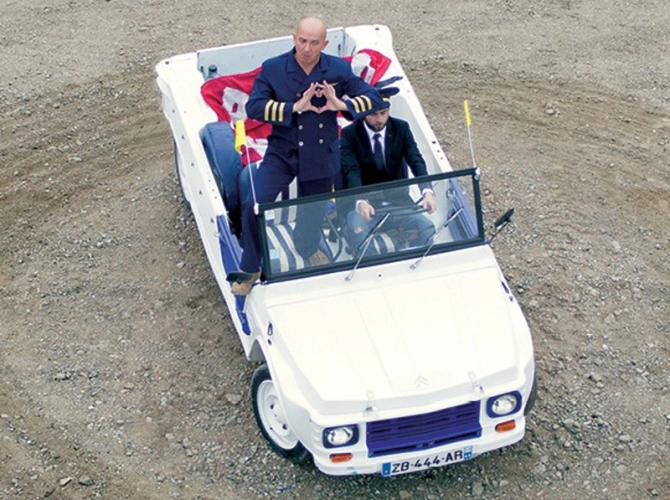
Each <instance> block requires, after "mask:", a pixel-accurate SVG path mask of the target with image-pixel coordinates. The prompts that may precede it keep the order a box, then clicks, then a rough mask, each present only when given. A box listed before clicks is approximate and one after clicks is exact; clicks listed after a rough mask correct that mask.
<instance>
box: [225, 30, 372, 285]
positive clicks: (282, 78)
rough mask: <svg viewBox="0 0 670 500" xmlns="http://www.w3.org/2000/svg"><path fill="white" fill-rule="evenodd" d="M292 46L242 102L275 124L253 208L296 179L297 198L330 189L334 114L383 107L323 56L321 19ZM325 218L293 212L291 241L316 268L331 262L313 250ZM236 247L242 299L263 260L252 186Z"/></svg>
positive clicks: (347, 69)
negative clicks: (238, 249)
mask: <svg viewBox="0 0 670 500" xmlns="http://www.w3.org/2000/svg"><path fill="white" fill-rule="evenodd" d="M293 44H294V47H293V49H291V50H290V51H289V52H286V53H285V54H281V55H279V56H277V57H273V58H271V59H268V60H267V61H265V62H264V63H263V66H262V68H261V72H260V74H259V75H258V76H257V77H256V80H255V81H254V87H253V90H252V92H251V95H250V96H249V100H248V102H247V104H246V112H247V116H248V117H250V118H254V119H256V120H260V121H264V122H268V123H271V124H272V133H271V134H270V135H269V137H268V148H267V151H266V153H265V156H264V158H263V161H262V163H261V165H260V167H259V169H258V170H255V171H254V173H253V181H254V187H255V193H256V201H257V202H258V203H267V202H272V201H274V200H275V199H276V198H277V195H278V194H279V193H281V192H283V191H284V190H285V189H286V188H287V187H288V185H289V184H290V183H291V182H292V181H293V179H294V178H296V177H297V178H298V196H309V195H313V194H320V193H325V192H329V191H331V190H332V186H333V182H334V180H335V176H336V175H337V173H338V171H339V169H340V141H339V134H338V124H337V113H338V111H343V112H348V113H349V114H351V115H352V116H353V117H354V118H359V117H362V116H364V115H365V114H367V113H368V112H369V111H370V110H371V109H372V107H373V106H374V105H379V104H381V102H382V101H381V96H380V95H379V92H378V91H377V90H376V89H375V88H373V87H371V86H370V85H368V84H367V83H365V82H364V81H363V80H362V79H361V78H359V77H357V76H356V75H354V73H353V72H352V70H351V65H350V64H349V63H348V62H347V61H345V60H344V59H342V58H340V57H337V56H332V55H329V54H325V53H324V52H323V50H324V49H325V48H326V46H327V45H328V40H327V39H326V24H325V23H324V22H323V20H322V19H320V18H318V17H305V18H303V19H301V20H300V22H299V23H298V25H297V27H296V30H295V33H294V34H293ZM344 96H348V99H346V100H345V99H343V98H344ZM324 214H325V204H324V207H323V212H321V211H319V210H315V209H314V207H313V206H312V207H311V208H310V209H309V211H308V210H302V211H301V210H300V207H298V214H297V217H296V226H295V230H294V243H295V246H296V249H297V250H298V252H299V253H300V254H301V256H302V257H303V258H304V259H305V260H306V262H308V263H309V264H310V265H313V266H316V265H323V264H326V263H327V262H328V260H327V257H326V255H325V254H324V253H323V252H321V251H320V250H318V245H319V240H320V238H321V232H320V224H321V221H322V220H323V216H324ZM241 246H242V250H243V253H242V262H241V266H240V267H241V270H242V271H243V273H242V275H243V276H244V275H246V276H244V279H243V280H239V278H238V281H237V282H235V283H233V285H232V289H233V293H235V294H238V295H246V294H248V293H249V292H250V291H251V289H252V286H253V283H254V282H255V281H256V280H257V279H258V278H259V277H260V263H261V256H260V243H259V234H258V221H257V218H256V214H255V213H254V198H253V191H252V190H251V189H249V190H248V192H247V193H246V195H244V197H243V201H242V235H241Z"/></svg>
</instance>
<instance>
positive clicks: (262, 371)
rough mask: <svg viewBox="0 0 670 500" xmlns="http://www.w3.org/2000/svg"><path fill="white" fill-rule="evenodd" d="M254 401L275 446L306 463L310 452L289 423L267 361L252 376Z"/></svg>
mask: <svg viewBox="0 0 670 500" xmlns="http://www.w3.org/2000/svg"><path fill="white" fill-rule="evenodd" d="M251 402H252V405H253V408H254V416H255V417H256V423H257V424H258V427H260V429H261V433H262V434H263V437H264V438H265V439H266V440H267V442H268V443H270V446H271V447H272V449H273V450H274V451H275V452H276V453H278V454H279V455H281V456H282V457H284V458H288V459H289V460H291V461H292V462H294V463H305V462H306V461H307V459H308V458H309V452H308V451H307V450H306V449H305V447H304V446H303V445H302V443H301V442H300V441H298V438H297V437H296V435H295V434H294V433H293V430H292V429H291V428H290V427H289V425H288V421H287V418H286V414H285V413H284V406H283V405H282V403H281V401H280V400H279V396H278V394H277V390H276V388H275V385H274V382H273V381H272V377H271V376H270V370H269V369H268V365H267V364H263V365H261V366H259V367H258V368H257V369H256V371H255V372H254V375H253V377H252V378H251Z"/></svg>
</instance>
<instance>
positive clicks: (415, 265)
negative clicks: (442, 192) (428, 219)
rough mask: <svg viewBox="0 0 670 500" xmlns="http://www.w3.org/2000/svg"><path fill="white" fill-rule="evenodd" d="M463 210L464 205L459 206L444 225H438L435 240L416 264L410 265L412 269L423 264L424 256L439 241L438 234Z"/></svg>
mask: <svg viewBox="0 0 670 500" xmlns="http://www.w3.org/2000/svg"><path fill="white" fill-rule="evenodd" d="M462 211H463V207H461V208H459V209H458V210H457V211H456V212H454V213H453V214H452V216H451V217H449V218H448V219H447V220H446V222H445V223H444V224H442V225H441V226H440V227H438V228H437V229H436V230H435V231H433V236H432V238H433V241H432V243H431V244H430V246H429V247H428V248H427V249H426V251H425V252H423V255H422V256H421V257H419V259H418V260H417V261H416V262H415V263H414V264H412V265H411V266H409V268H410V269H416V268H417V267H419V264H421V261H422V260H423V258H424V257H425V256H426V255H428V252H430V249H431V248H433V245H434V244H435V242H437V235H438V234H440V233H441V232H442V230H443V229H446V228H447V226H449V224H451V223H452V222H453V221H454V220H456V217H458V215H459V214H460V213H461V212H462Z"/></svg>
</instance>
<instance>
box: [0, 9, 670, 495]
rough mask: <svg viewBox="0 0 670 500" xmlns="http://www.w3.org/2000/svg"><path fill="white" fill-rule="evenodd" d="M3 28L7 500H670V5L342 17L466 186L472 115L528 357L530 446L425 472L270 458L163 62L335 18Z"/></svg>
mask: <svg viewBox="0 0 670 500" xmlns="http://www.w3.org/2000/svg"><path fill="white" fill-rule="evenodd" d="M176 4H177V2H167V3H166V2H143V3H142V5H136V4H135V3H134V2H130V1H114V0H111V1H107V2H93V1H90V0H89V1H71V2H68V3H66V4H64V3H60V2H50V1H48V2H46V3H42V4H40V5H39V6H28V5H27V4H24V3H23V2H18V1H13V0H7V1H5V2H4V3H3V4H2V6H0V14H1V15H0V48H1V49H2V52H1V54H2V55H1V56H0V57H1V58H2V59H1V60H2V67H3V69H4V71H3V72H2V73H1V74H0V131H1V133H2V141H1V142H0V217H1V220H2V221H3V225H2V227H1V228H0V264H1V266H2V271H1V272H0V300H1V301H2V308H1V309H0V353H1V354H0V498H3V499H4V498H8V499H9V498H22V499H23V498H45V497H48V498H63V499H65V498H67V499H84V498H98V497H99V498H109V499H136V498H137V499H140V498H146V499H164V498H193V499H195V498H202V499H215V498H217V499H218V498H230V499H233V498H235V499H237V498H245V499H246V498H287V499H288V498H291V499H293V498H300V499H311V498H320V497H324V498H397V499H404V500H406V499H431V500H432V499H441V498H449V499H451V498H454V499H456V498H469V497H472V498H500V499H507V498H509V499H511V498H524V499H525V498H528V499H530V498H541V499H549V500H559V499H560V500H564V499H568V500H570V499H577V498H580V499H581V498H594V499H617V500H618V499H628V498H630V499H639V498H659V499H661V498H670V466H669V465H668V463H670V444H669V443H670V394H669V392H670V389H669V387H670V362H669V359H670V341H669V338H668V332H669V328H670V307H669V304H668V293H669V290H668V288H669V284H670V258H669V257H670V231H669V229H670V227H669V226H670V224H669V223H668V221H669V220H670V161H669V160H668V158H669V155H668V147H669V144H670V109H669V104H670V77H669V75H668V71H669V70H668V68H670V55H669V54H668V47H669V46H670V34H669V33H670V30H668V26H670V5H669V4H668V3H667V2H666V1H663V0H648V1H645V2H639V5H637V4H636V5H635V6H631V5H617V6H609V5H604V3H603V2H597V1H595V0H582V1H569V0H552V1H548V2H543V4H544V5H543V6H537V5H535V2H523V1H519V2H513V1H508V0H505V1H497V2H490V1H485V0H471V1H469V2H447V1H438V2H428V1H417V2H411V3H410V2H406V3H405V2H402V3H400V2H398V3H397V4H391V5H389V6H385V7H384V8H383V9H380V8H379V4H378V3H374V2H370V1H359V2H344V3H343V4H342V5H343V7H344V9H343V10H344V12H341V13H337V14H335V13H331V14H328V15H326V18H327V19H328V21H329V23H330V25H332V26H341V25H343V26H348V25H357V24H365V23H380V24H386V25H388V26H389V27H390V28H391V31H392V32H393V34H394V40H395V49H396V52H397V53H398V56H399V57H400V59H401V61H402V63H403V66H404V67H405V70H406V71H407V73H408V76H409V79H410V81H411V83H412V85H413V86H414V88H415V90H416V91H417V93H418V95H419V98H420V99H421V102H422V104H423V106H424V109H425V111H426V113H427V115H428V117H429V120H430V122H431V124H432V125H433V127H434V130H435V132H436V134H437V136H438V138H439V139H440V141H441V143H442V145H443V146H444V147H445V148H446V149H447V151H449V155H450V159H451V160H452V163H453V164H454V166H455V167H462V166H466V165H467V164H468V161H469V151H468V149H467V141H466V135H465V129H464V124H463V118H462V102H463V100H464V99H468V100H469V101H470V103H471V107H472V116H473V133H474V140H475V150H476V155H477V163H478V165H479V166H480V167H481V168H482V171H483V185H484V187H485V189H486V192H487V196H486V198H485V208H486V210H487V215H488V216H489V217H490V219H491V220H492V219H493V217H494V216H495V215H496V214H498V213H500V212H502V211H503V210H504V209H506V208H507V207H510V206H513V207H515V209H516V215H515V223H514V225H513V227H512V228H511V230H509V231H506V232H505V233H504V234H503V235H501V236H500V237H499V238H498V239H496V241H495V243H494V246H495V250H496V253H497V255H498V256H499V258H500V261H501V264H502V266H503V268H504V270H505V272H506V274H507V276H508V278H509V279H510V282H511V284H512V285H513V286H514V290H515V293H516V295H517V297H518V299H519V301H520V302H521V303H522V305H523V307H524V309H525V311H526V314H527V317H528V320H529V323H530V326H531V329H532V331H533V335H534V342H535V348H536V356H537V365H538V372H539V376H540V392H539V398H540V399H539V401H538V403H537V406H536V409H535V411H534V413H533V415H532V416H531V418H530V423H529V431H528V434H527V436H526V438H525V439H524V440H523V441H522V442H521V443H519V444H518V445H516V446H513V447H511V448H508V449H506V450H503V451H501V452H496V453H492V454H489V455H486V456H483V457H480V458H478V459H476V460H474V461H471V462H467V463H463V464H459V465H456V466H453V467H450V468H447V469H441V470H437V471H434V472H432V473H430V474H425V475H413V476H405V477H398V478H395V479H393V480H384V479H382V478H379V477H364V478H340V479H337V478H329V477H326V476H324V475H322V474H320V473H318V472H317V471H315V470H314V469H309V468H307V469H300V468H296V467H294V466H291V465H290V464H288V463H286V462H284V461H281V460H280V459H278V458H277V457H276V456H274V455H273V454H272V453H271V452H270V451H269V450H268V448H267V447H266V445H265V443H264V442H263V441H262V438H261V436H260V433H259V432H258V430H257V428H256V425H255V422H254V420H253V415H252V412H251V408H250V405H249V404H248V383H249V380H250V375H251V372H252V371H253V368H254V367H253V366H252V365H250V364H249V363H247V362H246V360H245V358H244V356H243V353H242V351H241V348H240V346H239V343H238V341H237V338H236V335H235V333H234V331H233V329H232V325H231V324H230V322H229V320H228V312H227V310H226V307H225V304H224V303H223V300H222V299H221V298H220V294H219V292H218V289H217V286H216V283H215V281H214V279H213V277H212V275H211V273H210V270H209V267H208V263H207V261H206V259H205V256H204V252H203V250H202V246H201V245H200V242H199V239H198V235H197V230H196V228H195V225H194V223H193V221H192V219H191V218H190V215H189V214H188V212H187V211H186V209H185V208H184V207H183V205H182V204H181V202H180V199H179V195H178V187H177V184H176V182H175V178H174V164H173V159H172V150H171V143H172V139H171V135H170V131H169V128H168V126H167V123H166V121H165V120H164V119H163V117H162V115H161V112H160V99H159V93H158V89H157V88H156V86H155V83H154V81H153V79H154V73H153V67H154V65H155V64H156V63H157V62H158V61H159V60H160V59H162V58H165V57H169V56H172V55H174V54H178V53H181V52H187V51H192V50H196V49H199V48H205V47H209V46H214V45H218V44H221V43H235V42H240V41H246V40H252V39H259V38H266V37H270V36H279V35H284V34H288V33H290V32H291V31H292V29H293V26H294V24H295V21H296V20H297V19H298V18H299V17H300V16H301V15H302V14H303V13H308V12H320V11H322V10H323V4H322V3H319V2H301V3H300V4H299V5H297V6H293V7H286V6H275V4H274V3H271V2H267V1H265V0H259V1H258V2H256V3H255V4H256V6H257V8H256V9H255V10H254V12H253V13H250V12H249V10H248V7H247V3H246V2H239V1H233V2H227V7H226V8H225V10H224V6H223V4H222V3H221V2H213V1H210V0H206V1H204V2H201V3H200V4H199V5H197V6H195V7H193V6H190V5H184V4H179V5H176Z"/></svg>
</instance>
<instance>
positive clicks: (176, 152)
mask: <svg viewBox="0 0 670 500" xmlns="http://www.w3.org/2000/svg"><path fill="white" fill-rule="evenodd" d="M172 146H173V148H174V166H175V171H176V173H177V182H178V183H179V191H180V192H181V198H182V200H184V205H186V208H188V209H189V210H191V202H190V201H189V199H188V198H187V197H186V193H185V192H184V181H183V179H182V175H181V170H180V168H179V149H178V148H177V143H176V142H175V141H174V140H173V141H172Z"/></svg>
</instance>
